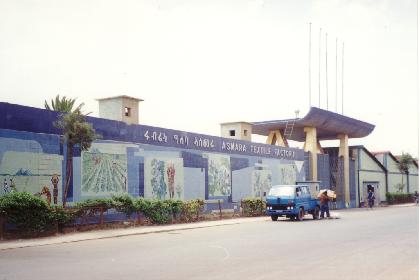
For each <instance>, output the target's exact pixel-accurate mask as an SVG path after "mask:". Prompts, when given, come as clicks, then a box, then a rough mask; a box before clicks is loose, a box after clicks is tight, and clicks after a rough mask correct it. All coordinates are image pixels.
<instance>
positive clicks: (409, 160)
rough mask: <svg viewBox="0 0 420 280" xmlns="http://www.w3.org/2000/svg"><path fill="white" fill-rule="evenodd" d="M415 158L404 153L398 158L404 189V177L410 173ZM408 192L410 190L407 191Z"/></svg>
mask: <svg viewBox="0 0 420 280" xmlns="http://www.w3.org/2000/svg"><path fill="white" fill-rule="evenodd" d="M413 160H414V159H413V157H412V156H411V155H410V154H406V153H402V155H401V156H400V157H398V161H397V167H398V170H400V172H401V173H402V174H401V185H400V186H401V188H400V190H401V191H402V188H403V187H404V175H406V174H407V173H408V170H409V169H410V166H411V165H412V164H413ZM407 191H408V190H407Z"/></svg>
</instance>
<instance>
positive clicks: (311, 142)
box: [303, 127, 318, 181]
mask: <svg viewBox="0 0 420 280" xmlns="http://www.w3.org/2000/svg"><path fill="white" fill-rule="evenodd" d="M303 131H304V132H305V133H306V139H305V144H304V145H303V149H304V150H305V152H309V162H310V169H309V170H310V180H311V181H318V156H317V154H318V140H317V136H316V128H315V127H304V128H303Z"/></svg>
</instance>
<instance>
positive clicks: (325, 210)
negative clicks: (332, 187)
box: [319, 191, 330, 219]
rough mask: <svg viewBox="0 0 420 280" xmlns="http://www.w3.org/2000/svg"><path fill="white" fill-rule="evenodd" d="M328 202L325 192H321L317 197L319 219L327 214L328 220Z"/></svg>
mask: <svg viewBox="0 0 420 280" xmlns="http://www.w3.org/2000/svg"><path fill="white" fill-rule="evenodd" d="M329 200H330V199H329V198H328V195H327V191H325V192H323V193H322V194H321V195H320V197H319V202H320V204H321V219H324V213H327V218H330V207H329V206H328V202H329Z"/></svg>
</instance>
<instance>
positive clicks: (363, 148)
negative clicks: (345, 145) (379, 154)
mask: <svg viewBox="0 0 420 280" xmlns="http://www.w3.org/2000/svg"><path fill="white" fill-rule="evenodd" d="M349 148H350V149H362V150H363V151H365V153H366V154H367V155H368V156H369V157H370V158H371V159H372V160H373V161H374V162H376V163H377V164H378V165H379V167H380V168H381V169H382V170H383V171H384V172H387V169H386V167H385V166H384V165H383V164H382V163H381V162H380V161H379V160H378V159H377V158H376V157H375V155H374V154H373V153H371V152H370V151H369V150H368V149H366V148H365V146H363V145H357V146H350V147H349Z"/></svg>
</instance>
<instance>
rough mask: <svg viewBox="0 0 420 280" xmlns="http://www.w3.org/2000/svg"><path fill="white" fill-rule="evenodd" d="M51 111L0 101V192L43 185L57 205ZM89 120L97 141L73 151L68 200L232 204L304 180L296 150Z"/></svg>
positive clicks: (58, 151) (56, 144) (58, 154)
mask: <svg viewBox="0 0 420 280" xmlns="http://www.w3.org/2000/svg"><path fill="white" fill-rule="evenodd" d="M57 116H58V115H57V113H55V112H50V111H46V110H42V109H35V108H30V107H24V106H19V105H13V104H7V103H0V180H1V181H2V183H3V187H2V188H1V190H0V194H4V193H5V192H9V191H12V188H15V189H16V190H18V191H23V190H26V191H29V192H31V193H38V192H41V191H42V190H43V189H44V190H45V188H46V189H47V192H48V191H49V193H50V195H51V197H52V203H53V204H54V203H57V204H59V203H60V201H61V196H62V190H63V182H64V179H65V178H63V177H64V174H65V171H64V170H65V164H66V161H65V157H64V156H63V155H65V154H66V147H65V145H63V144H62V143H61V142H60V136H59V135H57V134H58V133H59V131H57V129H56V128H55V127H54V126H53V125H51V123H53V122H54V120H56V118H57ZM88 121H89V122H91V123H92V124H93V126H94V128H95V129H96V131H97V132H99V133H100V134H101V135H102V140H98V141H95V142H94V143H93V144H92V147H91V148H90V149H89V150H88V151H83V152H80V151H78V150H77V149H75V153H74V159H73V177H72V178H71V179H72V180H71V182H72V184H71V189H70V191H69V195H68V201H69V202H76V201H81V200H84V199H87V198H99V197H109V196H111V195H113V194H122V193H129V194H131V195H133V196H144V197H146V198H160V199H167V198H175V199H184V200H187V199H193V198H202V199H214V198H222V199H224V201H225V202H236V201H239V200H240V199H241V198H244V197H251V196H254V197H255V196H263V195H264V193H266V192H267V191H268V189H269V188H270V187H271V185H276V184H292V183H294V181H296V180H300V181H301V180H305V170H306V167H305V164H304V157H303V151H302V150H298V149H287V148H280V147H274V146H269V145H265V144H255V143H251V142H245V141H236V140H227V139H224V138H220V137H214V136H208V135H199V134H194V133H188V132H183V131H175V130H168V129H162V128H154V127H148V126H130V125H126V124H124V123H120V122H116V121H110V120H104V119H98V118H89V119H88ZM154 132H156V134H155V136H156V138H155V139H153V133H154ZM148 137H149V138H148ZM165 137H166V139H165ZM181 137H182V138H183V139H189V142H188V143H186V142H182V141H180V138H181ZM228 143H229V144H228ZM229 145H231V146H229ZM53 177H54V178H55V179H54V178H53ZM57 178H58V179H57ZM57 189H58V191H57ZM43 197H47V195H46V194H44V195H43ZM54 197H55V198H56V199H57V201H54Z"/></svg>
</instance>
